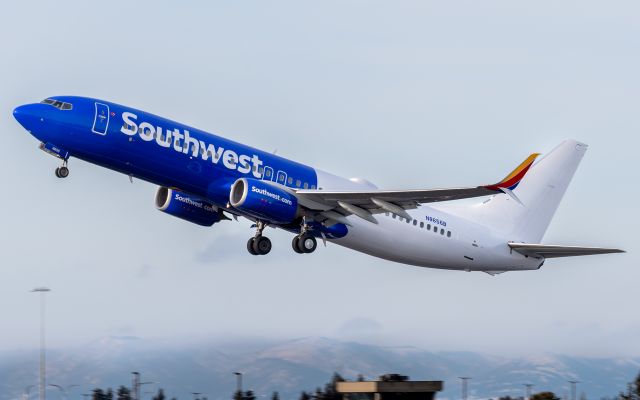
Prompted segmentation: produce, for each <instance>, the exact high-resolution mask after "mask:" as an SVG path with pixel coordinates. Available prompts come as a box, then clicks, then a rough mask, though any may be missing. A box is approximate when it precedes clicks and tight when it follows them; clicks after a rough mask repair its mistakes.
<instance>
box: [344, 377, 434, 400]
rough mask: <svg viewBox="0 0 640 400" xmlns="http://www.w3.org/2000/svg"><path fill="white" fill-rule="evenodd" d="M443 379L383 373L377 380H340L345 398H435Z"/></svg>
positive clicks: (384, 399) (421, 399) (361, 399)
mask: <svg viewBox="0 0 640 400" xmlns="http://www.w3.org/2000/svg"><path fill="white" fill-rule="evenodd" d="M442 388H443V384H442V381H410V380H409V377H408V376H403V375H398V374H387V375H382V376H381V377H380V379H379V380H377V381H362V382H338V383H337V386H336V389H337V391H338V393H342V396H343V399H344V400H434V399H435V396H436V392H440V391H442Z"/></svg>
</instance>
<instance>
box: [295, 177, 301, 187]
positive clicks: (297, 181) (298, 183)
mask: <svg viewBox="0 0 640 400" xmlns="http://www.w3.org/2000/svg"><path fill="white" fill-rule="evenodd" d="M300 185H302V182H301V181H300V179H296V186H297V187H300Z"/></svg>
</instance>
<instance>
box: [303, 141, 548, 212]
mask: <svg viewBox="0 0 640 400" xmlns="http://www.w3.org/2000/svg"><path fill="white" fill-rule="evenodd" d="M538 155H539V154H538V153H534V154H531V155H530V156H529V157H528V158H527V159H526V160H525V161H524V162H522V163H521V164H520V165H519V166H518V167H517V168H516V169H515V170H513V171H512V172H511V173H510V174H509V175H507V177H506V178H504V179H503V180H502V181H500V182H498V183H495V184H492V185H483V186H476V187H467V188H450V189H418V190H367V191H329V190H297V191H296V192H295V193H296V197H297V198H298V201H299V203H300V204H301V205H302V206H304V207H306V208H308V209H310V210H316V211H318V213H319V214H321V215H323V216H324V217H325V218H327V219H331V220H332V221H335V222H341V223H346V224H348V222H347V220H346V219H345V218H344V217H345V216H346V215H351V214H354V215H357V216H358V217H361V218H363V219H365V220H367V221H370V222H373V223H377V220H376V219H375V217H374V216H373V214H377V213H383V212H391V213H394V214H396V215H399V216H401V217H403V218H406V219H409V220H411V219H412V218H411V216H410V215H409V214H408V213H407V212H406V211H405V210H409V209H413V208H416V207H418V206H419V205H420V204H423V203H435V202H440V201H450V200H459V199H469V198H473V197H482V196H489V195H493V194H496V193H506V194H508V195H509V196H511V197H513V198H514V199H515V200H517V201H518V202H520V201H519V200H518V199H517V197H515V195H514V194H513V192H511V190H512V189H514V188H515V187H516V186H517V185H518V183H519V182H520V181H521V180H522V178H524V176H525V174H526V173H527V171H528V170H529V168H530V167H531V165H532V164H533V162H534V161H535V159H536V157H537V156H538Z"/></svg>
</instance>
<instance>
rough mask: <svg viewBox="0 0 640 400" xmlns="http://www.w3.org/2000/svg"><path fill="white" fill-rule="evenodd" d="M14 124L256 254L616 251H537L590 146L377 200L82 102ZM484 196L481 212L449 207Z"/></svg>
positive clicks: (59, 153) (461, 257)
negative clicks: (236, 231) (287, 247)
mask: <svg viewBox="0 0 640 400" xmlns="http://www.w3.org/2000/svg"><path fill="white" fill-rule="evenodd" d="M13 116H14V117H15V119H16V120H17V121H18V122H19V123H20V124H21V125H22V126H23V127H24V128H25V129H26V130H27V131H28V132H29V133H30V134H31V135H33V136H34V137H35V138H36V139H38V140H39V141H40V144H39V147H40V149H42V150H44V151H45V152H46V153H48V154H51V155H53V156H55V157H57V158H59V159H60V160H61V165H60V166H59V167H58V168H56V170H55V175H56V176H57V177H59V178H66V177H67V176H69V168H68V161H69V159H70V158H71V157H75V158H78V159H81V160H84V161H87V162H89V163H93V164H96V165H99V166H101V167H105V168H109V169H111V170H114V171H118V172H121V173H123V174H125V175H128V176H129V178H130V179H131V180H132V181H133V178H134V177H135V178H139V179H142V180H145V181H148V182H151V183H153V184H155V185H158V189H157V192H156V195H155V206H156V208H157V209H158V210H160V211H162V212H164V213H167V214H169V215H172V216H174V217H178V218H181V219H183V220H186V221H188V222H191V223H194V224H197V225H201V226H212V225H214V224H216V223H219V222H221V221H225V220H230V219H231V218H230V216H231V217H233V218H234V219H237V218H238V217H240V216H241V217H245V218H247V219H249V220H250V221H252V222H253V223H254V225H253V227H255V234H254V235H253V236H252V237H250V238H249V240H248V242H247V250H248V251H249V253H251V254H253V255H265V254H268V253H269V252H270V250H271V247H272V244H271V241H270V240H269V238H267V237H266V236H265V235H263V233H264V229H265V228H266V227H267V226H269V227H274V228H281V229H284V230H286V231H289V232H291V233H293V234H294V237H293V240H292V248H293V250H294V251H295V252H296V253H300V254H308V253H312V252H314V250H316V248H317V240H318V239H320V240H322V242H323V243H324V244H325V246H326V243H327V242H331V243H335V244H338V245H340V246H344V247H347V248H350V249H353V250H356V251H359V252H362V253H366V254H369V255H371V256H375V257H378V258H382V259H385V260H390V261H394V262H398V263H403V264H409V265H414V266H419V267H429V268H439V269H450V270H462V271H482V272H486V273H489V274H491V275H495V274H498V273H502V272H506V271H522V270H536V269H539V268H540V267H541V266H542V265H543V264H544V262H545V260H546V259H548V258H556V257H569V256H583V255H593V254H606V253H621V252H624V251H623V250H620V249H615V248H599V247H577V246H561V245H548V244H541V243H540V242H541V240H542V237H543V235H544V233H545V231H546V229H547V227H548V225H549V223H550V222H551V219H552V218H553V215H554V213H555V211H556V209H557V207H558V204H559V203H560V200H561V199H562V197H563V195H564V193H565V191H566V189H567V186H568V185H569V183H570V181H571V179H572V177H573V175H574V173H575V171H576V169H577V167H578V164H579V163H580V161H581V160H582V157H583V155H584V154H585V151H586V150H587V145H586V144H584V143H580V142H578V141H576V140H565V141H563V142H562V143H561V144H560V145H558V146H557V147H556V148H555V149H553V150H552V151H551V152H549V153H548V154H546V155H545V156H544V157H540V154H538V153H534V154H531V155H530V156H528V157H527V158H526V159H525V160H524V162H522V163H521V164H520V165H518V166H517V167H516V168H515V169H514V170H513V171H512V172H511V173H509V174H508V175H507V176H506V177H505V178H504V179H503V180H501V181H499V182H497V183H494V184H489V185H479V186H471V187H462V188H445V189H416V190H382V189H378V187H376V186H375V185H374V184H372V183H371V182H368V181H366V180H364V179H359V178H352V179H346V178H342V177H339V176H336V175H333V174H330V173H328V172H325V171H322V170H320V169H317V168H312V167H310V166H307V165H304V164H301V163H298V162H295V161H291V160H288V159H286V158H283V157H280V156H278V155H276V154H272V153H269V152H266V151H262V150H258V149H255V148H252V147H249V146H246V145H244V144H241V143H237V142H234V141H232V140H229V139H226V138H223V137H220V136H217V135H214V134H211V133H207V132H205V131H202V130H199V129H196V128H193V127H190V126H186V125H184V124H180V123H178V122H174V121H171V120H168V119H165V118H162V117H159V116H156V115H153V114H150V113H147V112H144V111H141V110H138V109H134V108H130V107H126V106H123V105H119V104H115V103H112V102H108V101H104V100H99V99H93V98H87V97H78V96H55V97H49V98H46V99H45V100H43V101H41V102H39V103H33V104H25V105H21V106H19V107H17V108H15V110H14V111H13ZM470 198H481V199H479V201H480V200H481V201H480V202H479V203H478V204H466V203H468V202H464V203H465V204H460V203H461V202H455V201H453V200H460V199H470Z"/></svg>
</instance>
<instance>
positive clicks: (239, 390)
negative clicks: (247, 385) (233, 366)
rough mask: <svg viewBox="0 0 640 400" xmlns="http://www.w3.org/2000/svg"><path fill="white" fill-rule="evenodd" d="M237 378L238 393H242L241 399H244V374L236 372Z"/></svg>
mask: <svg viewBox="0 0 640 400" xmlns="http://www.w3.org/2000/svg"><path fill="white" fill-rule="evenodd" d="M233 374H234V375H235V376H236V378H237V381H236V382H237V385H238V388H237V392H238V393H240V399H242V372H234V373H233Z"/></svg>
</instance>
